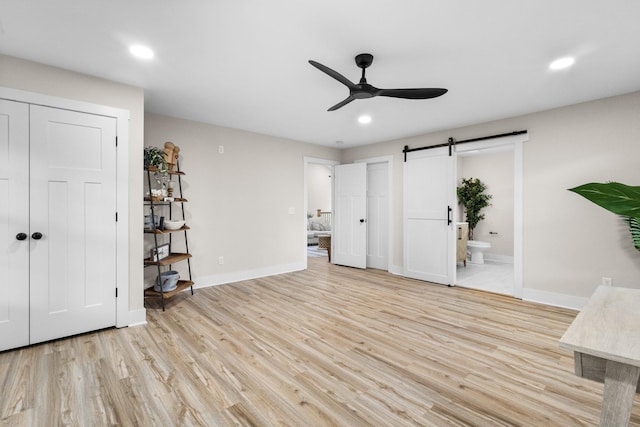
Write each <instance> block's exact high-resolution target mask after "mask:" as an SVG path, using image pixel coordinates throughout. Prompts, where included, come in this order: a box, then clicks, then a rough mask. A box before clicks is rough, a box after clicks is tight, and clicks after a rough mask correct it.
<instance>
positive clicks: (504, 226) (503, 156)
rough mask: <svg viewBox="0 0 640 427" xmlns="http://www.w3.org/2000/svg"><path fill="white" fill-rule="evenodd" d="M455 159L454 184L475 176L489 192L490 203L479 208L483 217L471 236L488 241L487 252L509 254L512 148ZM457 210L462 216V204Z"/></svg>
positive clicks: (511, 222) (504, 255)
mask: <svg viewBox="0 0 640 427" xmlns="http://www.w3.org/2000/svg"><path fill="white" fill-rule="evenodd" d="M458 160H459V161H458V183H457V185H460V184H461V182H462V178H478V179H480V180H481V181H482V182H483V183H484V184H485V185H486V186H487V191H486V193H487V194H490V195H491V200H490V203H491V205H490V206H487V207H486V208H484V209H483V210H482V212H481V213H483V214H484V216H485V219H484V220H482V221H480V222H479V223H478V225H477V226H476V228H475V230H474V237H473V238H474V239H475V240H482V241H484V242H489V243H491V249H489V250H488V251H487V252H486V253H487V254H491V255H500V256H503V257H513V150H508V151H500V152H493V151H491V150H485V151H481V152H480V153H478V154H476V155H472V156H465V157H460V158H459V159H458ZM460 211H461V215H462V217H463V218H464V214H463V213H462V207H460ZM491 233H494V234H491Z"/></svg>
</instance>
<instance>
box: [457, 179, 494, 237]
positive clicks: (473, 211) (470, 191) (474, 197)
mask: <svg viewBox="0 0 640 427" xmlns="http://www.w3.org/2000/svg"><path fill="white" fill-rule="evenodd" d="M486 189H487V186H486V185H485V184H484V183H483V182H482V181H480V180H479V179H478V178H462V184H461V185H460V187H458V188H457V194H458V203H460V204H461V205H462V207H463V208H464V211H465V214H466V218H467V222H468V223H469V240H473V229H474V228H476V226H477V225H478V223H479V222H480V221H482V220H483V219H484V214H482V213H480V211H481V210H482V209H484V208H486V207H487V206H489V205H490V203H489V200H491V195H490V194H486V193H485V190H486Z"/></svg>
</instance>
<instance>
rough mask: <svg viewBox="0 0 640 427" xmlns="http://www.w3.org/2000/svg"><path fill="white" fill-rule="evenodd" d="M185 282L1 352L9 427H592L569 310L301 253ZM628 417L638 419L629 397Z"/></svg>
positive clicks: (595, 397)
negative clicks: (131, 321) (197, 283)
mask: <svg viewBox="0 0 640 427" xmlns="http://www.w3.org/2000/svg"><path fill="white" fill-rule="evenodd" d="M309 267H310V268H309V270H308V271H304V272H297V273H291V274H285V275H280V276H274V277H270V278H265V279H258V280H250V281H246V282H241V283H236V284H232V285H224V286H218V287H212V288H207V289H199V290H196V294H195V295H194V296H190V295H189V294H183V295H179V296H177V297H175V298H174V299H173V300H172V301H171V303H170V304H169V306H168V309H167V311H166V312H164V313H163V312H162V311H161V310H159V309H158V308H157V307H158V305H157V304H154V303H152V302H149V303H148V304H149V309H148V311H147V317H148V322H149V323H148V325H147V326H138V327H131V328H125V329H110V330H105V331H100V332H96V333H91V334H86V335H82V336H77V337H73V338H69V339H64V340H59V341H55V342H50V343H46V344H42V345H36V346H32V347H29V348H24V349H19V350H15V351H8V352H4V353H0V423H1V424H2V425H20V426H55V425H73V426H89V425H91V426H93V425H123V426H131V425H144V426H155V425H157V426H172V425H205V426H232V425H243V426H245V425H255V426H273V425H289V426H365V425H366V426H370V425H373V426H405V425H407V426H408V425H428V426H431V425H433V426H449V425H474V426H483V425H487V426H495V425H509V426H511V425H516V426H551V425H553V426H572V425H596V424H597V423H598V417H599V407H600V401H601V398H602V385H601V384H598V383H595V382H591V381H588V380H583V379H580V378H577V377H575V376H574V374H573V358H572V355H571V353H569V352H567V351H564V350H560V349H559V348H558V339H559V338H560V336H561V335H562V334H563V333H564V331H565V329H566V328H567V327H568V325H569V324H570V323H571V321H572V319H573V318H574V316H575V314H576V313H575V312H573V311H571V310H564V309H558V308H552V307H547V306H543V305H537V304H531V303H524V302H521V301H517V300H514V299H511V298H508V297H503V296H497V295H492V294H487V293H483V292H480V291H473V290H469V289H463V288H447V287H442V286H437V285H430V284H427V283H424V282H419V281H414V280H407V279H402V278H399V277H396V276H393V275H390V274H387V273H384V272H380V271H375V270H368V271H366V272H362V271H358V270H354V269H350V268H345V267H336V266H332V265H330V264H329V263H327V262H326V259H325V258H316V259H309ZM631 423H632V425H635V426H640V401H639V400H636V402H635V404H634V410H633V416H632V420H631Z"/></svg>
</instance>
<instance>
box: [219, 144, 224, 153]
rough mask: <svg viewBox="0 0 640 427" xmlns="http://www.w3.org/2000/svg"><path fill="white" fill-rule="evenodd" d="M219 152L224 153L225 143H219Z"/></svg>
mask: <svg viewBox="0 0 640 427" xmlns="http://www.w3.org/2000/svg"><path fill="white" fill-rule="evenodd" d="M218 153H220V154H224V145H218Z"/></svg>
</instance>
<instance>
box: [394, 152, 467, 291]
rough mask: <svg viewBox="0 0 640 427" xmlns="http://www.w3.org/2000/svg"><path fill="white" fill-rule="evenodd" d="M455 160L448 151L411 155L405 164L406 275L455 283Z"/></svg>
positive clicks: (430, 280)
mask: <svg viewBox="0 0 640 427" xmlns="http://www.w3.org/2000/svg"><path fill="white" fill-rule="evenodd" d="M454 174H455V167H454V157H453V156H451V155H450V153H449V149H448V148H447V147H443V148H434V149H428V150H422V151H415V152H410V153H407V160H406V162H405V163H404V212H403V216H404V266H405V275H406V276H407V277H411V278H414V279H419V280H426V281H429V282H434V283H439V284H443V285H451V284H453V283H454V280H455V277H454V274H455V273H454V266H455V263H454V260H455V246H454V228H455V227H454V226H455V224H453V222H454V218H455V217H454V213H455V212H454V210H455V203H456V196H455V175H454Z"/></svg>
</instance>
